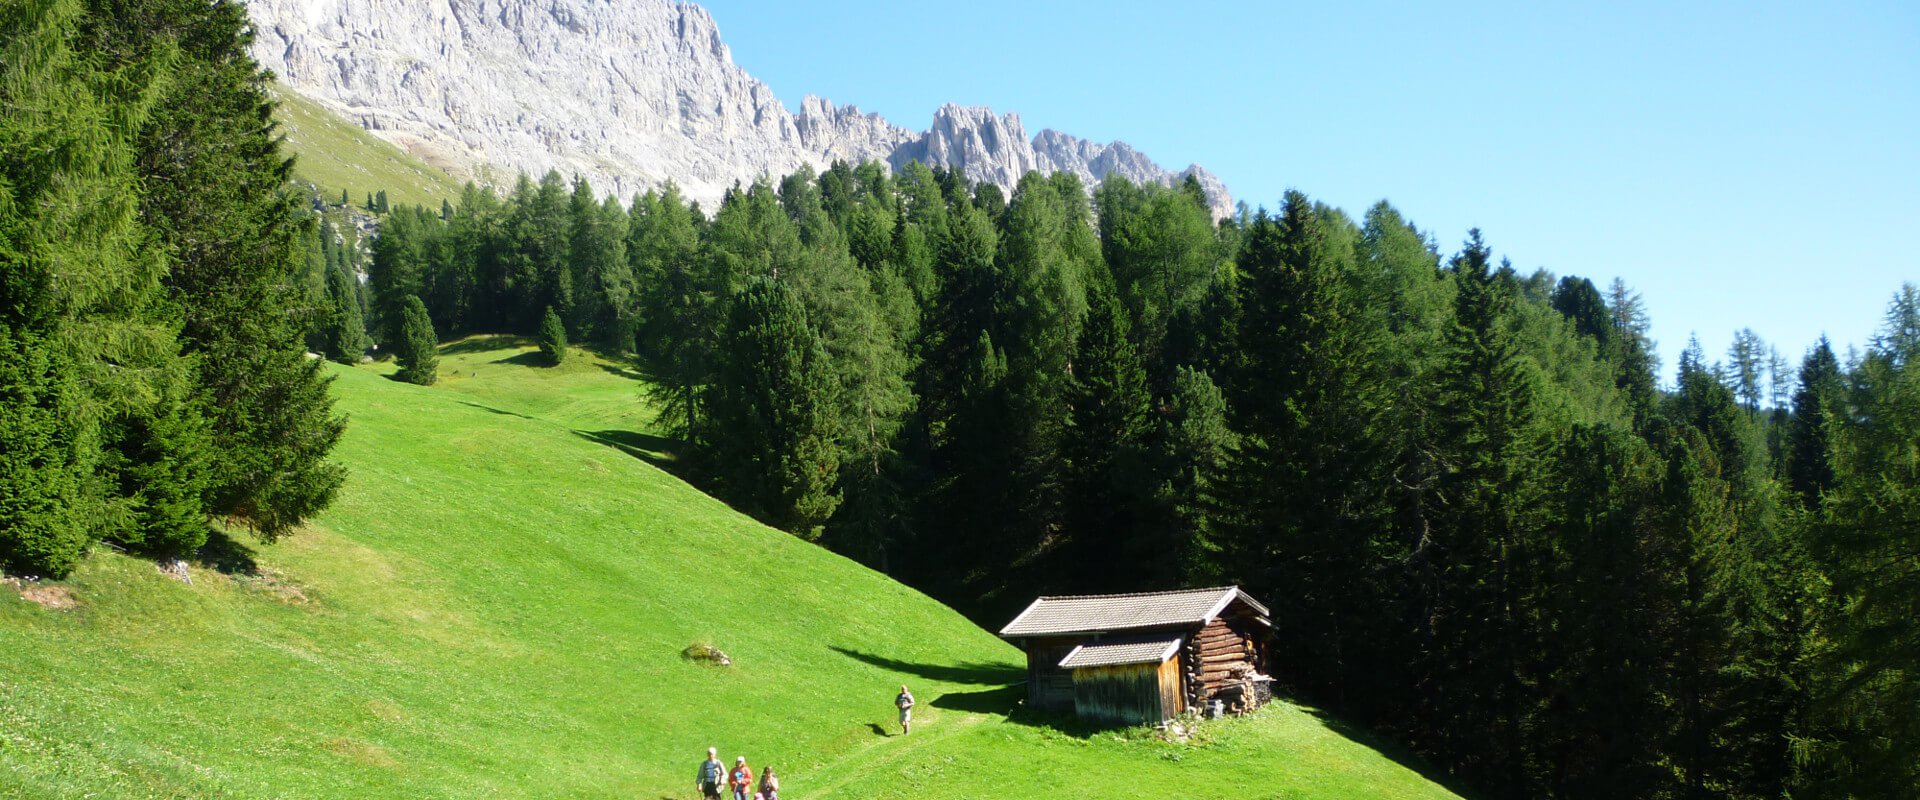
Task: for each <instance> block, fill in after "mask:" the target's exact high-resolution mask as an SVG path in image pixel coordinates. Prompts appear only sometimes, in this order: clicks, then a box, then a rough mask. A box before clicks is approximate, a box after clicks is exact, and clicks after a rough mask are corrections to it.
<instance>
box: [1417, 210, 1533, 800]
mask: <svg viewBox="0 0 1920 800" xmlns="http://www.w3.org/2000/svg"><path fill="white" fill-rule="evenodd" d="M1491 262H1492V253H1491V251H1490V250H1489V249H1488V248H1487V246H1486V244H1485V242H1484V241H1482V239H1481V238H1480V232H1479V231H1478V230H1477V229H1476V230H1473V231H1470V232H1469V234H1468V239H1467V242H1466V246H1465V248H1464V249H1463V250H1462V251H1461V252H1460V254H1459V255H1458V256H1456V257H1454V259H1453V261H1452V263H1451V265H1450V269H1451V271H1452V273H1453V276H1454V280H1455V283H1456V284H1457V286H1458V294H1457V295H1456V296H1455V301H1454V322H1453V325H1452V327H1450V328H1449V329H1448V330H1447V334H1446V343H1445V347H1446V360H1445V362H1444V363H1443V364H1442V365H1441V367H1440V368H1439V370H1438V372H1437V373H1436V380H1437V382H1438V386H1437V388H1438V390H1439V392H1440V402H1439V406H1438V408H1436V416H1435V419H1434V423H1435V424H1434V430H1433V443H1432V446H1433V447H1434V450H1435V452H1436V454H1437V459H1438V461H1439V463H1440V464H1441V465H1442V471H1441V473H1440V475H1439V477H1438V480H1437V483H1436V492H1437V494H1438V495H1439V497H1440V503H1441V505H1440V507H1438V508H1436V509H1434V510H1433V516H1434V517H1435V519H1433V521H1432V530H1433V532H1434V536H1433V542H1432V545H1431V546H1432V548H1433V550H1434V551H1435V552H1433V553H1432V554H1431V555H1430V556H1429V558H1431V560H1432V561H1431V563H1432V567H1431V569H1432V570H1433V573H1434V574H1433V575H1432V577H1431V581H1432V584H1431V585H1432V586H1433V596H1432V597H1431V599H1430V600H1429V602H1431V603H1432V610H1431V612H1430V616H1429V619H1430V622H1429V623H1428V626H1429V629H1428V631H1426V632H1425V634H1424V635H1425V636H1428V637H1430V639H1431V641H1432V645H1431V651H1430V653H1429V654H1428V658H1429V659H1430V662H1429V665H1428V669H1429V670H1430V673H1429V675H1428V676H1427V677H1426V678H1425V682H1426V683H1427V685H1428V686H1431V687H1432V688H1431V689H1430V690H1429V691H1430V695H1431V696H1430V702H1431V703H1432V705H1431V711H1430V712H1429V713H1430V714H1431V717H1430V718H1429V719H1428V720H1427V721H1426V724H1427V725H1428V726H1430V729H1431V730H1432V731H1433V734H1432V740H1431V741H1432V742H1433V745H1434V747H1435V749H1436V751H1437V752H1438V753H1440V754H1441V755H1442V757H1443V758H1445V759H1446V760H1448V761H1449V762H1452V763H1456V764H1460V765H1461V771H1462V772H1463V773H1464V774H1467V775H1470V776H1471V777H1472V778H1473V779H1474V780H1475V781H1477V782H1478V783H1480V784H1481V785H1482V786H1485V787H1488V788H1489V790H1490V791H1492V792H1494V793H1495V794H1497V795H1501V796H1520V795H1525V794H1526V793H1527V792H1528V789H1529V781H1528V778H1527V775H1526V772H1525V766H1524V755H1525V753H1526V751H1527V747H1526V740H1525V732H1526V728H1525V717H1526V716H1527V714H1528V711H1529V709H1528V697H1527V693H1526V685H1527V683H1528V682H1529V680H1530V679H1531V677H1530V676H1531V673H1532V672H1533V669H1532V665H1531V664H1530V663H1529V658H1530V656H1531V653H1530V650H1529V648H1528V646H1527V645H1528V641H1529V639H1530V637H1531V635H1532V634H1533V633H1534V631H1532V630H1530V629H1529V627H1528V626H1529V622H1530V620H1529V619H1528V617H1527V616H1526V614H1525V609H1526V603H1527V601H1528V599H1529V597H1530V596H1531V594H1532V592H1533V591H1534V587H1533V586H1532V585H1530V583H1531V581H1532V580H1533V579H1534V578H1535V575H1536V573H1535V572H1534V570H1533V566H1534V559H1535V558H1537V557H1538V555H1539V553H1538V552H1537V546H1538V541H1537V539H1536V536H1535V534H1536V532H1537V524H1538V521H1537V520H1536V519H1535V517H1534V513H1535V511H1536V510H1537V502H1538V498H1539V489H1540V487H1539V484H1538V483H1537V481H1536V480H1535V476H1536V475H1537V474H1538V471H1539V467H1540V456H1541V452H1540V432H1539V430H1538V428H1537V413H1538V412H1537V409H1536V407H1535V402H1536V392H1537V388H1536V385H1535V381H1536V378H1535V375H1534V372H1533V371H1532V367H1531V365H1530V364H1529V363H1528V362H1527V361H1526V360H1525V359H1524V357H1523V356H1522V354H1521V350H1520V347H1519V345H1518V343H1516V342H1515V341H1514V337H1513V333H1512V329H1511V327H1510V325H1511V319H1512V315H1513V313H1514V312H1513V304H1514V295H1515V293H1516V291H1517V287H1516V286H1515V284H1514V282H1513V279H1512V277H1511V272H1510V270H1507V269H1506V268H1505V267H1504V265H1503V268H1502V269H1501V270H1500V271H1499V272H1495V271H1494V270H1493V268H1492V263H1491Z"/></svg>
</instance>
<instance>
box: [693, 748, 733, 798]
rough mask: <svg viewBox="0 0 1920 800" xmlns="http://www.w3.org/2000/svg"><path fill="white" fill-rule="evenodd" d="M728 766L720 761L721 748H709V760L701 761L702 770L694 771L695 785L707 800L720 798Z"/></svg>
mask: <svg viewBox="0 0 1920 800" xmlns="http://www.w3.org/2000/svg"><path fill="white" fill-rule="evenodd" d="M726 772H727V768H726V767H725V766H722V765H721V763H720V749H719V748H717V747H709V748H707V760H706V761H702V762H700V771H699V772H696V773H694V778H693V785H694V786H696V787H698V788H699V789H700V796H701V797H703V798H706V800H720V781H721V780H722V779H723V778H725V777H726Z"/></svg>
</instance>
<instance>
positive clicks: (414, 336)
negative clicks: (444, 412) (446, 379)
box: [396, 295, 440, 386]
mask: <svg viewBox="0 0 1920 800" xmlns="http://www.w3.org/2000/svg"><path fill="white" fill-rule="evenodd" d="M399 327H400V334H399V336H400V338H399V341H398V352H397V354H396V356H397V360H398V361H399V362H400V373H399V377H400V380H403V381H406V382H407V383H412V384H417V385H420V386H432V385H433V384H434V381H437V380H439V379H440V338H439V337H438V336H435V335H434V332H433V318H432V317H430V316H428V315H427V306H426V304H425V303H422V302H420V298H418V297H415V296H413V295H408V296H407V299H406V300H405V301H404V302H403V303H402V304H401V306H400V326H399Z"/></svg>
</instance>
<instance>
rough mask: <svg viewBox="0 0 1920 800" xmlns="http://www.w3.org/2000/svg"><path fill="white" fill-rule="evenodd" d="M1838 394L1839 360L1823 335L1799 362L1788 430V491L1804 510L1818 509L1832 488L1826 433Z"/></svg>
mask: <svg viewBox="0 0 1920 800" xmlns="http://www.w3.org/2000/svg"><path fill="white" fill-rule="evenodd" d="M1840 391H1841V383H1840V361H1839V360H1838V359H1836V358H1834V356H1833V346H1832V345H1831V344H1828V343H1827V339H1826V337H1824V336H1822V337H1820V343H1819V344H1817V345H1814V347H1813V349H1812V350H1811V351H1808V353H1807V357H1806V359H1805V360H1804V361H1802V362H1800V385H1799V388H1797V389H1795V390H1794V392H1793V417H1792V419H1791V421H1790V422H1789V423H1788V427H1787V453H1786V461H1787V466H1786V480H1787V488H1789V489H1792V490H1793V492H1794V494H1795V495H1797V496H1798V497H1799V499H1800V503H1801V505H1803V506H1805V507H1807V508H1815V507H1817V506H1818V505H1819V503H1820V495H1821V494H1822V493H1823V492H1825V491H1827V490H1828V489H1831V488H1833V485H1834V480H1835V479H1834V474H1833V464H1832V462H1831V460H1830V458H1831V455H1830V454H1831V452H1832V447H1831V444H1830V442H1829V435H1828V431H1829V425H1830V424H1832V423H1831V421H1830V419H1831V417H1832V416H1833V414H1832V410H1833V409H1834V407H1835V406H1834V404H1835V403H1836V402H1838V401H1839V399H1840Z"/></svg>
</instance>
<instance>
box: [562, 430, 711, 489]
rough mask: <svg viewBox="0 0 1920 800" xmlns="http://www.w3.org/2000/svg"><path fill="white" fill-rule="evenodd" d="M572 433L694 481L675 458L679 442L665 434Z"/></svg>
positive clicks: (610, 431) (632, 432) (682, 463)
mask: <svg viewBox="0 0 1920 800" xmlns="http://www.w3.org/2000/svg"><path fill="white" fill-rule="evenodd" d="M573 435H575V436H578V437H580V438H582V439H585V440H587V441H589V442H593V443H595V444H603V445H606V446H608V447H611V448H613V449H615V450H618V451H620V452H622V453H626V454H627V455H630V456H633V457H634V458H637V459H640V460H641V461H645V462H647V463H649V464H652V465H654V466H656V467H659V468H661V469H663V470H666V471H667V472H670V473H673V474H674V476H675V477H678V478H680V479H681V480H683V481H686V482H688V483H694V480H693V477H692V476H690V475H685V474H682V473H683V472H685V467H686V465H685V463H684V462H681V461H680V460H679V459H678V458H677V455H678V448H679V444H680V443H679V442H676V441H674V440H672V439H668V438H667V437H665V436H655V435H653V434H651V433H641V432H639V431H621V430H604V431H582V430H575V431H574V432H573Z"/></svg>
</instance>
